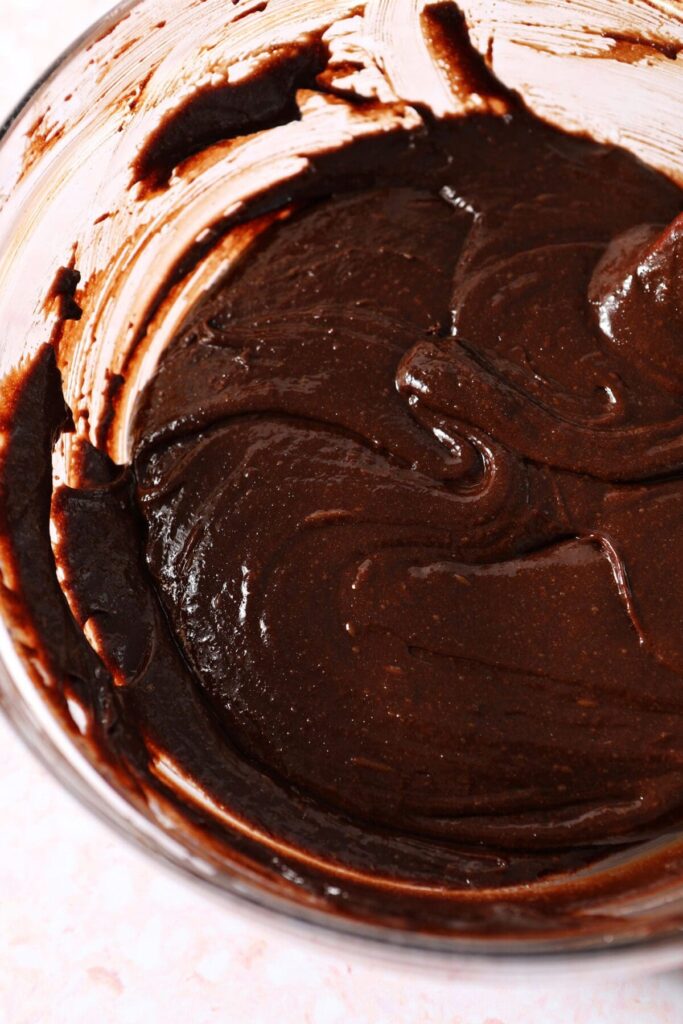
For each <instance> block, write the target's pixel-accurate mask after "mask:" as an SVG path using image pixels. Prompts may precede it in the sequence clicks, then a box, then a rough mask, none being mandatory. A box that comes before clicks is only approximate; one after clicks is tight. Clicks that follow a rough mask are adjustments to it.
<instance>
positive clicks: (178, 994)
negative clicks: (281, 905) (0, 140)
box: [0, 0, 683, 1024]
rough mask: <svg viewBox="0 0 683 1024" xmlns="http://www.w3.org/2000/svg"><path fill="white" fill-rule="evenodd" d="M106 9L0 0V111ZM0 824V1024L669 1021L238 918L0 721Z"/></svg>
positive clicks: (647, 995) (648, 985)
mask: <svg viewBox="0 0 683 1024" xmlns="http://www.w3.org/2000/svg"><path fill="white" fill-rule="evenodd" d="M227 2H228V0H226V3H227ZM107 7H108V3H107V0H61V2H59V3H54V4H50V3H46V0H0V118H2V117H3V116H4V115H5V113H6V112H8V111H9V110H10V109H11V107H13V106H14V104H15V102H16V101H17V100H18V99H19V98H20V97H21V95H22V94H23V93H24V91H25V90H26V89H28V88H29V86H30V85H31V83H32V82H33V81H34V79H35V78H36V76H37V75H38V74H39V73H40V72H41V71H42V70H43V68H44V67H45V66H46V65H47V64H48V63H50V62H51V61H52V60H53V58H54V57H55V56H56V55H58V54H59V52H60V51H61V50H62V49H63V48H64V47H65V46H66V45H67V44H68V43H69V41H70V40H71V39H72V38H74V37H75V36H76V35H77V34H79V33H80V32H81V31H82V30H83V29H84V28H85V27H86V26H87V24H88V23H89V22H90V21H92V20H93V19H94V18H96V17H97V16H99V14H101V13H103V12H104V11H105V10H106V8H107ZM0 822H2V831H1V832H0V1024H62V1022H64V1024H80V1022H85V1024H91V1022H92V1024H109V1022H116V1024H119V1022H130V1024H138V1022H142V1021H149V1022H151V1024H156V1022H162V1021H163V1022H164V1024H188V1022H191V1024H208V1022H210V1021H220V1022H227V1024H262V1022H263V1024H266V1022H267V1024H271V1022H272V1024H441V1022H443V1024H681V1022H682V1021H683V970H682V971H681V972H680V973H676V974H669V975H665V976H662V977H660V978H649V979H641V980H638V979H635V980H632V981H628V980H626V981H623V982H614V981H609V982H608V981H605V982H601V981H600V980H591V981H586V980H583V981H579V982H573V983H572V982H571V981H570V982H568V984H566V985H563V986H557V985H555V986H552V987H551V986H546V987H539V986H533V987H531V986H520V985H517V986H514V987H510V986H509V985H503V984H500V985H498V986H487V987H484V986H481V985H477V986H475V985H465V984H462V983H461V982H458V981H456V980H454V979H447V978H444V979H431V978H429V977H425V976H424V975H419V976H411V975H410V974H409V973H407V972H403V973H402V974H401V973H398V972H396V971H394V970H392V969H389V968H385V967H381V966H377V965H375V964H371V963H364V962H362V961H359V960H351V959H347V958H345V957H343V956H340V955H337V954H335V953H333V952H328V951H327V950H324V949H320V948H316V947H315V946H314V945H313V944H311V943H307V942H305V941H302V940H297V939H293V938H290V937H289V936H287V935H283V934H282V933H281V932H280V931H278V930H276V929H272V928H270V927H269V926H268V925H267V924H263V923H261V922H260V921H259V922H254V921H253V920H251V919H246V918H244V917H242V916H241V915H240V914H239V913H237V912H236V911H235V910H234V909H232V908H230V907H225V906H223V905H219V904H217V903H215V902H214V901H212V900H210V899H209V898H207V897H205V896H203V895H202V894H201V893H198V892H196V891H195V890H194V889H193V888H191V887H190V886H188V885H186V884H184V883H182V882H181V881H179V880H177V879H175V878H174V877H171V876H170V875H168V874H166V873H165V872H164V871H163V870H162V869H160V868H158V867H157V866H156V865H155V864H153V863H151V862H148V861H147V860H146V859H145V858H144V857H143V856H142V855H140V854H138V853H137V852H135V851H134V850H132V849H130V848H129V847H128V846H127V845H126V844H125V843H124V842H123V841H122V840H119V839H118V838H117V837H116V836H114V835H112V834H110V833H109V832H108V831H107V830H106V829H105V828H104V827H103V826H101V825H100V824H99V823H98V822H97V821H95V820H94V819H93V818H92V817H90V816H89V815H88V814H87V813H86V812H85V811H82V810H81V809H80V807H78V806H77V805H76V804H75V803H74V802H73V801H72V800H71V799H70V798H69V797H68V796H67V795H66V794H65V793H64V792H63V791H62V790H61V789H60V787H59V786H58V785H57V783H55V782H54V781H53V780H52V779H51V778H50V777H49V776H48V775H47V774H46V772H45V771H43V769H42V768H41V767H39V766H38V765H37V764H36V763H35V762H34V760H33V759H32V758H31V756H30V755H29V754H28V753H27V752H26V751H25V750H24V749H23V747H22V746H21V745H20V744H19V742H18V740H17V739H16V738H15V737H14V735H13V734H12V732H11V731H10V729H9V727H8V726H7V725H6V724H5V722H4V720H1V719H0Z"/></svg>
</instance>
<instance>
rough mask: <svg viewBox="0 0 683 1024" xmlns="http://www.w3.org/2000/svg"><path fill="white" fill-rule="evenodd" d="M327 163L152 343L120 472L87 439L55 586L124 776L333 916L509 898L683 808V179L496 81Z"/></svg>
mask: <svg viewBox="0 0 683 1024" xmlns="http://www.w3.org/2000/svg"><path fill="white" fill-rule="evenodd" d="M335 160H336V158H335V157H334V156H333V155H331V156H330V157H329V158H328V159H327V162H326V164H325V183H326V184H325V188H324V189H321V194H319V195H318V196H317V198H316V199H315V200H313V199H311V198H310V190H309V194H308V197H307V198H305V199H303V198H301V199H299V198H298V197H297V194H296V189H294V193H293V195H292V196H291V197H288V198H291V199H292V200H293V201H292V202H288V203H287V204H286V205H283V206H282V209H281V211H280V214H279V215H275V216H273V217H271V218H270V219H268V218H266V219H265V220H261V221H259V222H258V224H257V225H255V226H254V231H253V235H254V240H253V243H252V245H251V248H250V249H249V250H248V251H247V253H246V255H245V256H244V257H243V260H242V262H241V263H240V265H239V266H238V267H237V269H236V270H235V271H234V272H233V273H232V274H231V275H230V277H229V278H228V279H227V280H226V281H225V283H224V285H223V286H222V287H221V288H220V289H219V291H218V292H217V293H216V294H215V295H213V296H212V297H211V298H210V299H209V300H207V302H206V303H205V305H204V306H203V307H202V308H200V309H198V310H196V312H195V315H194V316H193V318H192V320H191V322H190V323H189V324H188V326H187V327H186V329H185V330H184V331H183V332H182V333H181V335H180V336H178V337H177V338H176V339H175V341H174V342H173V343H172V344H171V346H170V347H169V348H168V350H167V351H166V352H165V353H164V355H163V357H162V359H161V361H160V364H159V366H158V369H157V372H156V374H155V376H154V378H153V380H152V381H151V383H150V385H149V386H148V388H147V390H146V392H145V393H144V396H143V399H142V402H141V405H140V408H139V412H138V416H137V421H136V428H135V458H134V465H133V468H132V471H131V470H129V471H125V472H121V471H118V470H117V469H116V467H113V466H112V465H111V464H109V463H108V462H107V460H106V459H104V457H101V456H99V455H98V454H97V453H96V452H95V451H94V450H92V449H89V448H87V446H84V449H83V464H82V467H83V468H82V485H81V486H80V487H78V488H61V489H60V490H59V491H57V492H56V494H55V495H54V497H53V508H52V515H53V519H54V521H55V522H56V523H57V524H58V526H59V541H58V543H57V544H56V552H57V560H58V563H59V564H60V568H61V572H62V588H63V590H64V591H65V592H66V593H67V594H68V596H69V600H70V603H71V609H72V611H73V613H74V615H75V617H76V620H77V622H78V623H79V624H80V625H81V626H85V625H86V624H87V626H88V636H89V639H90V640H91V642H93V643H94V645H95V646H96V648H97V649H98V650H99V652H100V655H101V657H102V659H103V662H104V664H105V666H106V673H107V678H106V679H102V678H100V679H99V682H98V686H99V690H98V691H97V692H98V695H99V696H98V697H97V700H98V701H99V702H100V703H99V704H97V702H95V703H96V716H95V717H97V714H99V712H97V708H99V707H100V705H101V704H102V699H103V698H102V694H106V695H107V700H106V710H107V720H106V726H105V727H104V728H103V729H102V732H101V737H100V743H101V745H102V748H103V749H108V750H109V751H110V752H114V754H115V757H116V758H117V759H118V762H119V763H125V764H126V765H127V767H128V770H130V771H132V773H133V775H136V774H137V775H138V776H139V777H140V778H149V777H151V776H154V777H155V778H156V779H157V781H158V771H156V774H155V764H156V761H155V758H156V759H157V761H158V759H159V758H160V757H161V758H163V759H164V760H165V762H166V763H171V764H173V765H175V766H176V767H178V768H179V769H181V770H182V772H184V773H187V775H188V776H189V777H191V778H192V779H193V780H194V782H195V784H196V785H197V786H198V787H200V789H201V791H202V792H203V794H204V795H205V796H207V797H208V798H210V799H211V800H213V801H214V802H215V805H216V806H218V807H219V808H221V809H222V810H223V811H224V812H229V813H230V814H231V815H235V816H237V818H238V819H239V820H240V821H248V822H249V823H250V827H251V828H252V829H256V831H257V833H258V835H257V836H256V838H255V835H254V832H253V830H252V831H251V832H249V831H248V830H247V832H248V834H247V833H245V834H244V835H242V837H241V838H239V837H238V838H234V837H233V838H232V839H231V842H232V843H233V845H235V846H237V847H239V848H240V849H242V850H243V851H247V852H248V853H249V855H250V856H256V855H257V854H256V852H255V851H257V850H260V851H261V853H260V854H259V856H261V858H262V859H263V857H265V862H266V863H267V864H268V865H269V868H270V869H272V870H275V871H278V870H282V866H283V864H284V865H287V864H289V865H290V868H291V866H292V865H293V866H294V868H295V869H296V871H297V872H299V873H300V874H299V875H297V876H296V877H297V878H298V881H297V882H296V884H297V885H299V886H301V887H302V889H303V890H306V891H310V892H314V893H318V894H320V893H324V894H325V897H326V898H327V899H332V900H333V902H334V900H337V902H340V903H344V912H352V911H353V912H357V913H362V914H364V915H365V916H373V915H376V914H377V913H381V914H382V915H384V916H385V917H386V916H387V913H391V914H394V915H395V916H396V920H399V919H400V920H404V919H405V918H406V917H409V918H410V919H411V921H414V922H417V923H418V924H419V925H420V926H423V927H439V928H444V927H447V928H449V929H452V928H455V927H465V926H467V927H472V926H473V922H475V923H476V927H477V928H479V929H481V930H494V931H496V930H500V928H501V927H504V928H510V929H513V930H514V928H515V927H517V926H519V922H520V921H521V920H522V916H523V915H522V911H521V910H519V908H516V909H510V908H511V907H512V906H513V904H515V901H516V899H517V897H515V898H514V899H513V898H512V897H506V898H505V899H506V900H507V899H509V900H510V903H509V904H508V903H506V901H505V900H502V899H501V900H499V901H498V903H497V905H494V904H493V903H491V902H490V897H491V894H492V893H494V894H495V891H496V890H497V889H499V888H500V887H504V886H511V885H515V884H517V883H520V882H523V883H533V882H535V881H537V880H539V879H541V878H544V877H547V876H549V875H550V876H555V877H557V878H559V879H560V880H561V878H562V873H563V872H572V871H574V870H576V869H577V868H581V867H583V866H585V865H587V864H589V863H591V862H592V861H593V860H595V859H599V858H601V857H603V856H604V855H605V854H606V853H608V852H609V851H611V850H613V849H619V848H622V847H628V846H629V845H632V844H634V843H638V842H641V841H642V840H644V839H646V838H650V837H653V836H657V835H660V834H662V833H664V832H665V831H666V830H667V829H669V828H670V827H671V826H672V825H678V824H680V823H681V820H682V819H683V689H682V683H683V679H682V673H683V629H682V627H683V583H682V582H681V574H680V571H679V570H680V565H681V560H682V557H683V482H682V481H681V469H682V468H683V355H682V353H683V348H682V347H681V346H682V340H681V339H682V338H683V283H682V282H683V276H682V273H683V220H682V219H681V217H680V214H681V210H682V209H683V196H682V195H681V192H680V191H679V190H677V189H676V188H675V187H674V186H673V185H671V184H670V183H668V182H666V181H665V180H664V179H663V178H660V177H659V176H657V175H656V174H654V173H653V172H651V171H649V170H648V169H647V168H645V167H644V166H642V165H641V164H638V163H637V161H635V160H634V159H633V158H631V157H630V156H628V155H626V154H625V153H623V152H620V151H617V150H614V149H609V148H605V147H600V146H597V145H595V144H593V143H591V142H588V141H582V140H576V139H571V138H569V137H567V136H564V135H562V134H561V133H559V132H556V131H554V130H551V129H549V128H547V127H544V126H542V125H541V124H539V123H538V122H535V121H534V120H533V119H531V118H530V117H529V116H528V115H526V114H524V113H523V112H521V111H519V112H517V113H515V114H513V115H510V116H508V117H506V118H470V119H467V120H465V121H462V122H453V123H451V124H440V125H432V126H431V127H430V128H425V129H424V131H420V132H416V133H414V134H412V135H406V136H405V138H403V139H402V140H399V142H398V144H397V139H396V138H394V139H392V140H390V141H389V142H387V143H386V144H384V143H382V141H381V140H378V141H376V142H373V144H372V147H370V148H369V149H368V148H367V147H366V151H363V152H362V154H361V156H359V158H358V160H359V163H358V164H357V167H360V166H362V173H360V172H358V173H356V174H354V175H349V171H348V168H349V165H351V166H353V153H352V154H351V156H349V154H348V153H347V154H346V155H344V156H340V158H339V160H338V162H337V163H335ZM46 373H48V371H44V373H43V376H44V377H45V374H46ZM48 376H49V373H48ZM45 379H47V378H45ZM39 385H40V377H39V375H38V374H37V373H35V372H34V376H33V380H32V382H31V387H34V388H35V387H37V386H39ZM40 386H44V387H45V388H47V387H48V385H47V384H46V383H45V382H43V385H40ZM40 401H42V399H41V400H39V401H38V405H39V404H40ZM53 432H54V431H53ZM42 436H43V441H42V442H41V443H42V444H43V448H44V450H45V452H46V456H49V448H50V444H51V441H50V437H51V436H52V435H51V434H50V431H49V430H47V429H44V430H43V435H42ZM41 486H47V483H46V482H45V481H43V483H42V484H41ZM46 572H47V569H46ZM84 642H85V641H83V643H84ZM74 643H75V641H74ZM88 649H89V648H88ZM54 657H55V658H56V660H57V661H58V662H59V661H60V659H61V663H62V667H63V666H64V665H65V664H67V663H68V664H69V665H70V666H72V667H71V668H70V669H69V671H70V673H71V679H72V682H73V679H74V677H76V676H78V672H76V671H75V670H74V669H73V663H74V656H73V654H72V653H69V652H67V653H66V654H65V653H64V651H63V650H62V652H61V653H60V652H59V651H58V652H57V653H56V654H55V655H54ZM81 676H82V678H83V680H85V679H86V678H87V672H86V671H85V670H82V671H81ZM107 680H108V682H107ZM83 687H85V683H83V686H82V688H81V689H83ZM85 688H86V689H87V687H85ZM100 720H101V716H100ZM200 824H201V825H202V827H205V828H211V829H213V830H214V832H216V829H217V830H218V832H219V833H220V831H221V830H220V828H219V827H218V826H216V824H215V822H214V823H213V824H211V821H210V815H209V816H208V817H207V816H206V815H201V816H200ZM228 834H229V830H228ZM259 836H260V837H261V839H263V837H265V846H264V845H263V844H262V843H261V841H260V839H259V838H258V837H259ZM224 838H225V836H224V835H223V839H224ZM240 844H241V846H240ZM264 849H265V850H266V853H265V854H263V850H264ZM273 851H275V853H273ZM302 852H303V861H302V857H301V854H302ZM302 863H303V866H302ZM330 877H331V878H332V879H333V880H334V882H335V885H334V887H333V888H330V886H329V880H330ZM568 877H569V876H568ZM478 892H480V893H481V894H482V903H481V905H480V904H479V903H477V900H476V893H478ZM388 893H390V894H391V901H392V902H391V903H390V904H387V903H386V901H387V900H388V899H389V895H387V894H388ZM458 893H467V894H468V898H469V897H471V896H472V894H473V893H474V894H475V898H474V899H470V900H469V902H468V903H467V904H466V905H465V906H462V907H459V909H458V910H457V911H454V909H453V903H452V900H453V898H454V897H455V898H456V899H457V895H458ZM524 899H525V900H526V901H527V908H526V910H525V913H526V914H528V915H531V916H532V917H533V920H534V926H535V927H539V926H543V927H544V926H546V924H547V926H548V927H550V926H551V925H552V926H556V925H557V922H558V920H560V918H561V916H562V915H565V916H570V915H571V912H572V908H573V903H572V900H573V899H574V897H573V896H572V893H571V889H570V888H568V889H567V890H566V891H565V890H564V889H563V888H562V886H559V887H558V889H557V891H556V893H555V896H554V897H552V898H550V897H548V896H547V895H546V896H540V897H539V900H538V902H537V903H536V904H534V902H533V886H532V888H531V890H529V891H528V892H527V893H526V894H525V895H524ZM487 900H488V901H489V902H487ZM378 901H379V903H378ZM382 901H384V902H382ZM380 906H381V907H382V910H381V911H379V910H378V907H380ZM387 907H389V911H387ZM505 907H508V910H507V911H506V910H505ZM456 922H457V923H456ZM515 922H516V923H515ZM544 922H545V923H544Z"/></svg>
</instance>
